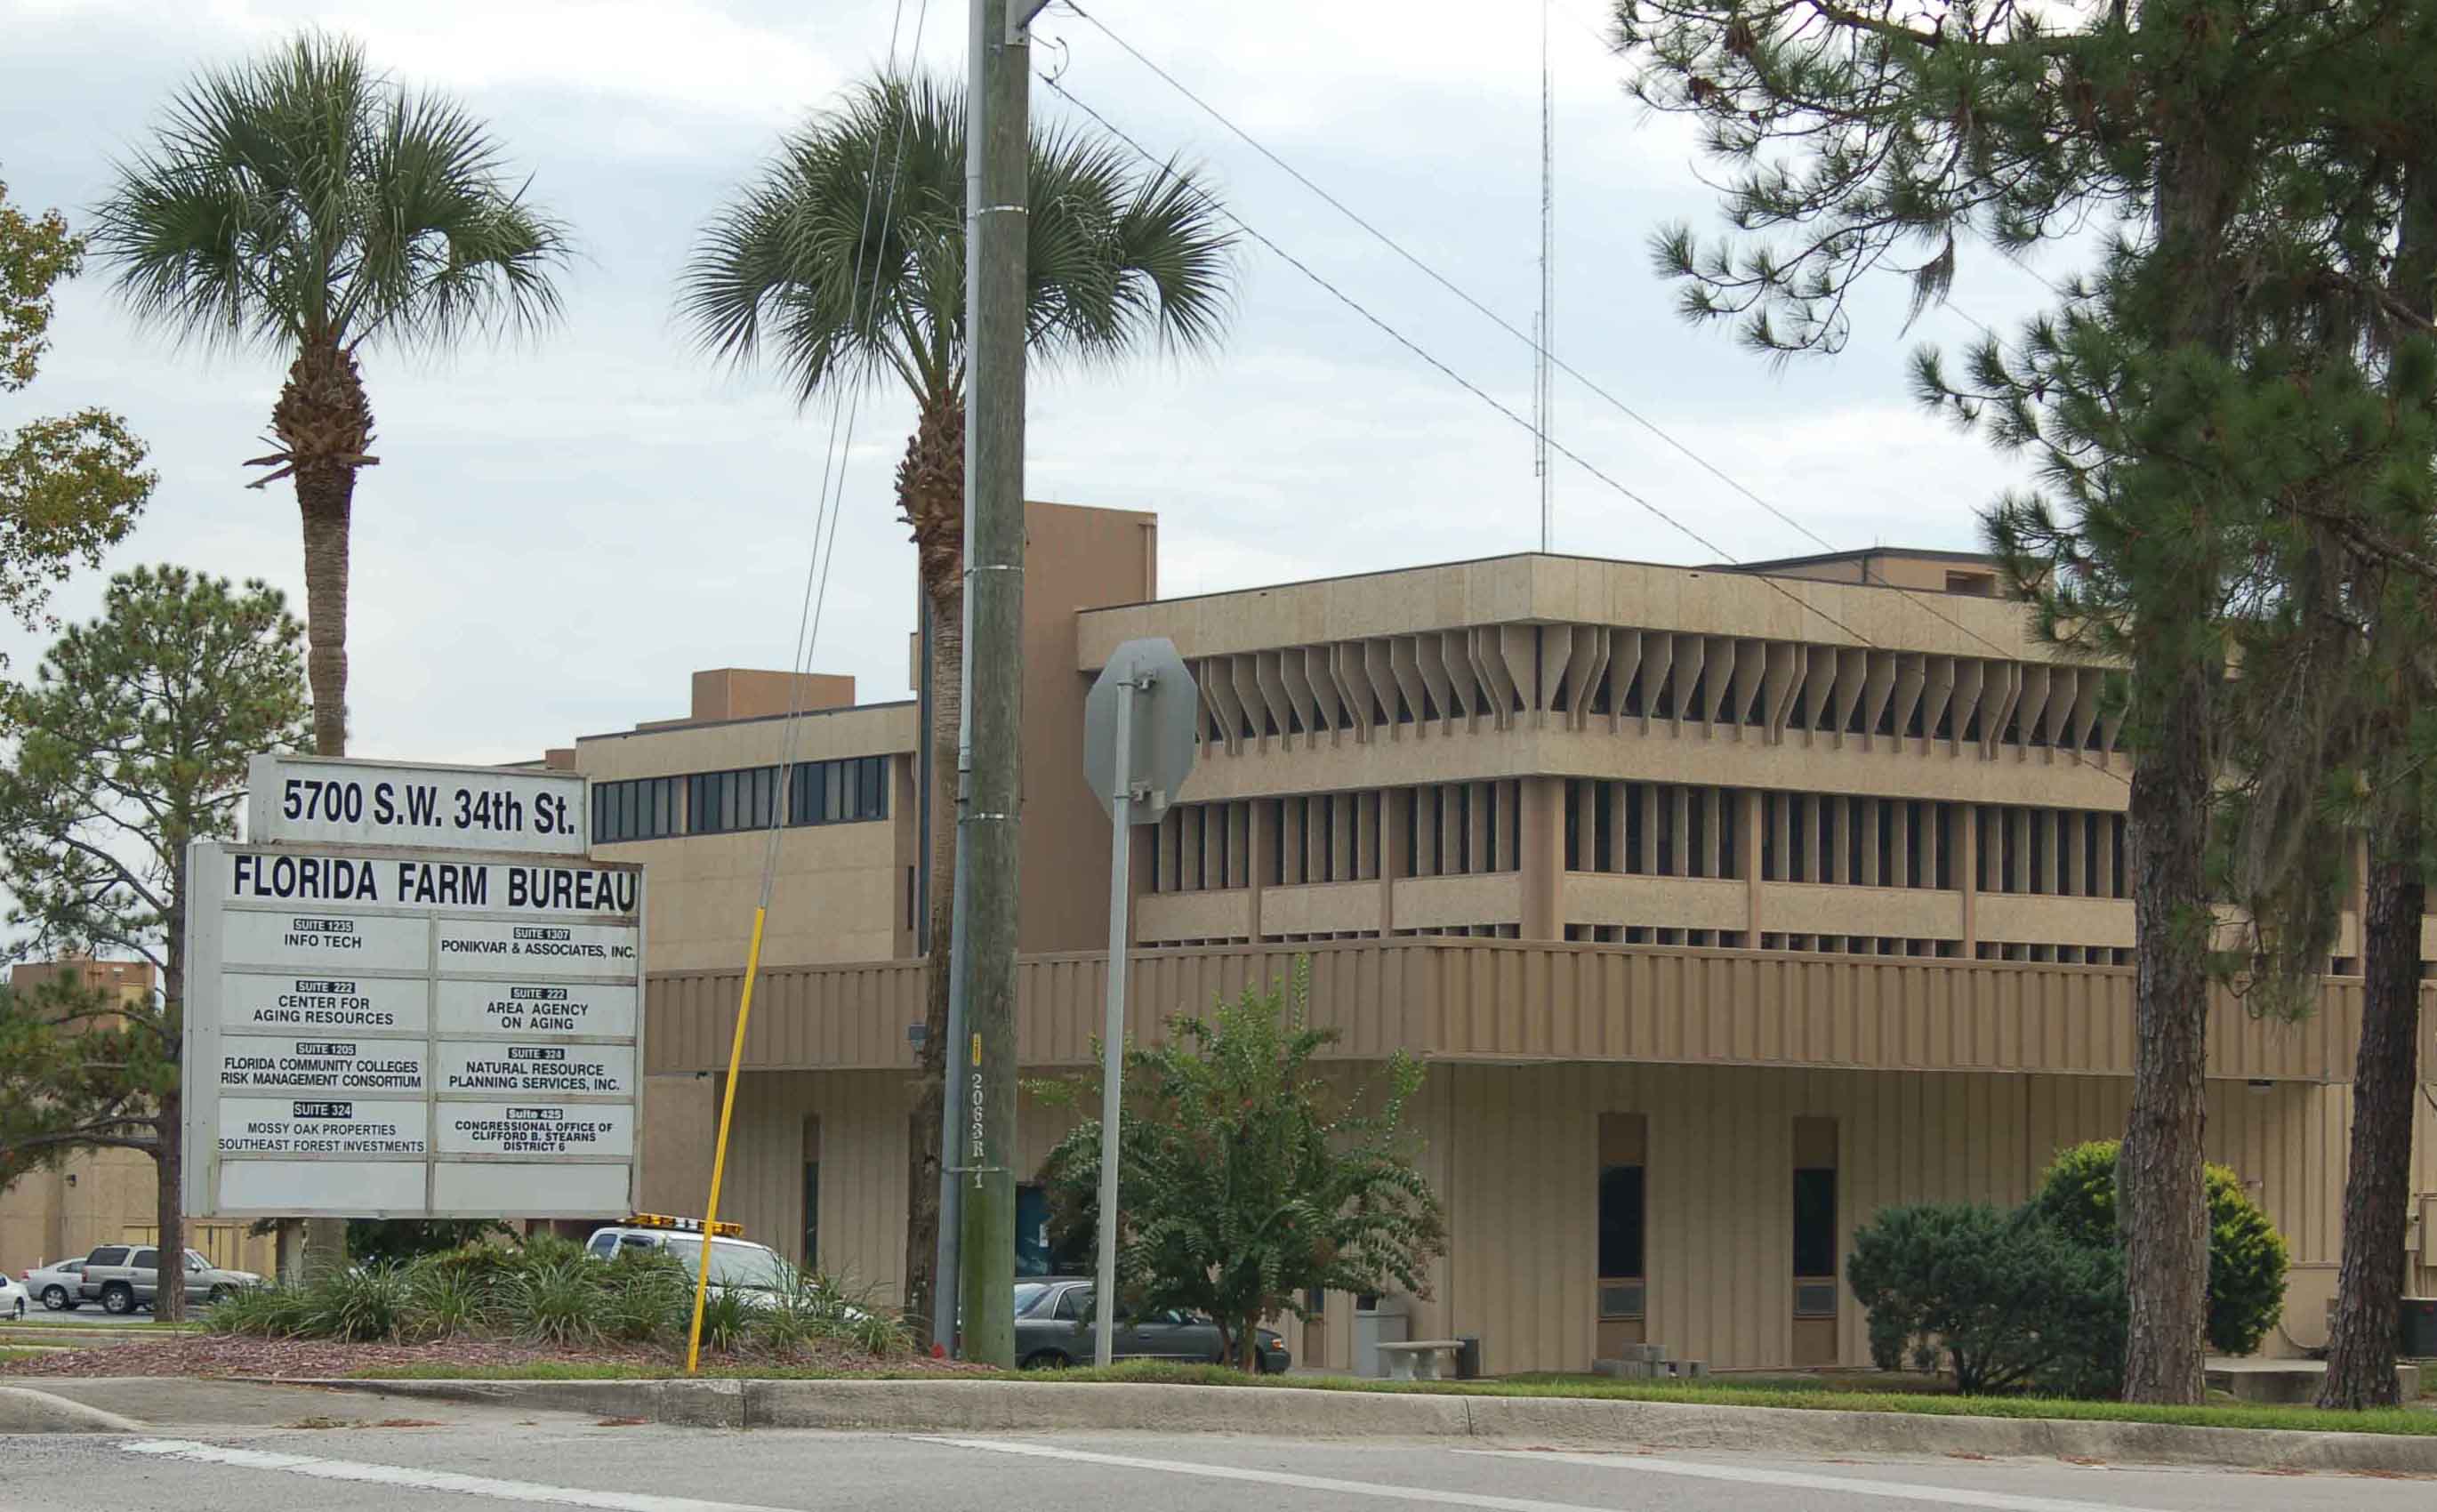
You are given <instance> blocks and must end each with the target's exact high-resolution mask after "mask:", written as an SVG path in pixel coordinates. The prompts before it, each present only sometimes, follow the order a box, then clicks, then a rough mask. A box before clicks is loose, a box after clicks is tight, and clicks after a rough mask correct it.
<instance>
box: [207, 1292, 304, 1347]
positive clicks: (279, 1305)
mask: <svg viewBox="0 0 2437 1512" xmlns="http://www.w3.org/2000/svg"><path fill="white" fill-rule="evenodd" d="M307 1312H308V1309H307V1303H306V1300H305V1293H304V1292H302V1291H300V1290H298V1289H296V1288H294V1287H285V1286H250V1287H247V1288H245V1289H244V1290H243V1291H240V1292H231V1293H230V1294H229V1295H227V1296H225V1297H223V1298H221V1299H220V1300H219V1301H218V1302H216V1303H214V1304H213V1305H212V1307H211V1308H210V1310H207V1311H206V1312H205V1313H204V1314H203V1327H205V1328H206V1329H208V1330H209V1331H211V1332H213V1333H227V1334H237V1335H238V1336H240V1337H243V1338H248V1339H292V1338H295V1337H296V1336H298V1335H299V1334H301V1333H302V1332H304V1330H305V1325H306V1322H307Z"/></svg>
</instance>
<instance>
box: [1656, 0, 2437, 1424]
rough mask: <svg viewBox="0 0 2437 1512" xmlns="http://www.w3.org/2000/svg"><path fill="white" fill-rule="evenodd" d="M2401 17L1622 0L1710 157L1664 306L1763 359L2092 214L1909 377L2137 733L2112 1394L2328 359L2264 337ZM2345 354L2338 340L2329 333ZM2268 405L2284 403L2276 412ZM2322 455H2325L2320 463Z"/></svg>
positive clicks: (2175, 1277) (2298, 274)
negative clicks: (1996, 484)
mask: <svg viewBox="0 0 2437 1512" xmlns="http://www.w3.org/2000/svg"><path fill="white" fill-rule="evenodd" d="M2409 13H2410V11H2409V7H2408V6H2406V5H2404V4H2403V3H2401V0H2364V3H2361V4H2336V5H2323V4H2303V3H2296V4H2291V5H2279V4H2274V3H2266V4H2261V3H2243V0H2151V3H2148V4H2143V5H2140V6H2137V7H2135V6H2131V5H2129V4H2124V3H2116V4H2111V5H2108V6H2093V5H2082V6H2065V7H2043V8H2040V9H2037V10H2036V11H2034V10H2030V9H2023V8H2018V7H2016V6H2013V5H2011V4H2006V3H1997V4H1974V3H1964V4H1935V3H1933V4H1931V5H1929V6H1926V7H1919V6H1913V5H1904V6H1898V5H1894V4H1888V3H1884V0H1868V3H1863V4H1857V5H1824V4H1821V5H1808V6H1802V7H1799V8H1795V7H1784V8H1773V9H1757V10H1756V9H1749V8H1747V7H1746V6H1744V5H1743V4H1741V3H1738V0H1621V3H1620V4H1619V7H1618V34H1619V41H1620V43H1621V44H1622V46H1623V47H1625V48H1626V49H1628V50H1629V51H1631V52H1632V53H1634V54H1635V55H1636V56H1637V58H1638V59H1639V62H1640V68H1639V75H1638V77H1637V79H1636V90H1637V93H1638V94H1639V96H1640V97H1641V98H1643V99H1644V100H1645V101H1647V102H1649V103H1650V104H1652V105H1654V106H1657V108H1659V109H1662V110H1669V111H1677V112H1683V113H1686V114H1692V115H1693V116H1695V117H1696V118H1698V119H1699V120H1700V121H1701V122H1702V124H1703V127H1704V130H1705V135H1706V141H1705V146H1706V148H1707V149H1708V151H1709V153H1710V154H1711V155H1712V156H1714V157H1717V158H1720V159H1722V160H1725V161H1727V162H1728V163H1730V164H1732V165H1734V166H1735V167H1736V169H1737V177H1735V178H1734V180H1733V181H1732V182H1731V183H1730V184H1729V185H1727V191H1726V197H1727V213H1728V217H1729V220H1731V222H1732V224H1733V225H1734V227H1735V228H1736V232H1737V236H1736V237H1732V238H1729V239H1728V240H1727V241H1726V242H1724V243H1721V244H1719V245H1716V246H1705V245H1703V244H1701V243H1699V242H1697V241H1696V240H1695V238H1694V237H1692V235H1691V234H1690V233H1689V232H1688V231H1684V230H1680V229H1679V230H1675V231H1672V232H1670V233H1669V234H1667V235H1666V236H1664V237H1662V238H1661V239H1660V242H1659V245H1658V249H1657V252H1658V261H1659V265H1660V267H1661V270H1662V271H1663V272H1665V273H1669V274H1671V275H1673V276H1675V277H1677V278H1679V279H1681V280H1683V281H1684V282H1685V284H1686V289H1687V291H1686V294H1685V296H1684V308H1685V311H1686V313H1687V315H1688V316H1690V317H1692V318H1694V319H1704V320H1706V319H1717V318H1729V319H1736V320H1738V321H1739V322H1740V324H1741V325H1742V331H1743V335H1744V340H1745V342H1746V343H1748V344H1750V345H1751V346H1753V347H1755V348H1757V349H1759V350H1762V351H1763V352H1766V353H1769V354H1771V355H1773V356H1780V357H1782V356H1784V355H1788V354H1793V353H1798V352H1832V351H1834V350H1836V349H1838V348H1839V347H1841V346H1842V344H1843V343H1844V341H1845V340H1846V337H1847V335H1848V334H1849V331H1850V313H1849V302H1850V298H1851V296H1852V294H1853V292H1854V291H1855V290H1856V289H1857V288H1858V286H1859V285H1860V284H1861V283H1862V282H1863V281H1864V280H1865V279H1866V278H1867V277H1869V276H1870V275H1872V274H1874V273H1885V272H1901V273H1904V274H1906V275H1908V277H1909V279H1910V282H1911V286H1912V291H1913V308H1914V311H1915V313H1916V314H1918V313H1919V312H1920V310H1921V309H1922V308H1925V307H1926V306H1927V305H1928V304H1929V303H1931V302H1933V301H1935V300H1937V299H1940V298H1942V297H1943V296H1944V295H1945V294H1946V292H1947V291H1948V290H1949V289H1950V288H1951V286H1952V285H1953V282H1954V280H1955V274H1956V271H1957V267H1958V248H1959V246H1960V245H1961V244H1962V242H1963V241H1965V240H1966V239H1967V238H1971V237H1980V238H1984V239H1985V240H1987V241H1989V242H1990V243H1992V244H1994V246H1995V247H1997V248H1998V249H1999V250H2001V251H2003V252H2006V253H2008V254H2018V253H2022V252H2025V251H2027V250H2029V249H2032V248H2034V247H2037V246H2039V245H2041V244H2043V243H2045V242H2052V241H2062V240H2066V239H2069V238H2073V237H2087V236H2088V234H2089V231H2090V228H2091V227H2092V226H2093V224H2094V223H2095V225H2097V226H2098V227H2100V228H2102V229H2103V230H2105V231H2106V232H2108V233H2110V242H2109V244H2108V246H2107V249H2106V251H2105V253H2104V255H2103V256H2102V257H2101V258H2100V259H2099V262H2098V265H2097V266H2096V267H2095V268H2094V269H2092V270H2091V271H2090V273H2089V274H2088V276H2086V277H2084V278H2081V279H2078V280H2076V281H2075V282H2073V283H2072V284H2071V285H2070V286H2069V287H2068V288H2066V289H2065V290H2063V291H2062V294H2061V300H2062V305H2061V308H2060V309H2059V310H2058V311H2056V312H2055V313H2053V314H2051V315H2048V316H2046V317H2043V318H2042V319H2040V320H2038V321H2035V322H2033V323H2032V324H2031V325H2029V326H2028V327H2027V328H2026V329H2025V331H2024V332H2023V334H2022V336H2021V338H2020V340H2019V342H2018V343H2014V344H2013V345H2011V346H2010V347H2009V346H2008V345H2007V344H2006V343H1999V342H1998V341H1996V340H1995V339H1993V338H1992V339H1991V340H1990V342H1988V343H1985V344H1983V345H1982V346H1981V347H1980V348H1979V349H1977V350H1976V351H1974V352H1972V353H1971V354H1970V356H1969V359H1968V360H1967V363H1966V365H1965V369H1964V373H1963V377H1962V379H1961V380H1960V381H1951V380H1950V378H1949V377H1948V375H1947V373H1946V371H1945V370H1944V368H1943V367H1942V365H1941V364H1940V362H1939V360H1938V359H1937V354H1936V353H1934V352H1933V353H1923V354H1922V355H1921V358H1920V362H1919V365H1918V371H1917V387H1918V389H1919V390H1920V396H1921V397H1922V398H1923V399H1924V400H1925V401H1926V402H1929V403H1931V404H1933V405H1936V406H1937V407H1939V408H1941V409H1944V410H1947V411H1949V412H1950V413H1954V414H1955V416H1956V417H1957V418H1959V419H1961V420H1963V421H1964V422H1966V423H1968V424H1973V425H1977V426H1979V427H1981V428H1982V429H1984V430H1985V431H1987V433H1988V434H1989V435H1990V437H1991V439H1993V440H1994V441H1996V442H1997V443H1998V444H2000V445H2001V446H2005V447H2008V448H2018V449H2022V450H2025V451H2026V452H2027V453H2028V454H2029V455H2030V456H2031V458H2032V459H2033V460H2034V461H2035V462H2036V464H2037V465H2038V468H2039V472H2040V475H2041V479H2042V483H2043V489H2042V490H2041V491H2040V492H2036V493H2032V494H2027V495H2023V496H2019V497H2014V498H2009V499H2007V500H2005V501H2001V502H2000V503H1999V504H1998V505H1997V506H1996V508H1995V509H1994V510H1993V511H1992V514H1991V518H1990V535H1991V537H1992V541H1993V543H1994V545H1995V546H1996V547H1997V549H1998V551H1999V553H2000V554H2001V555H2002V556H2004V557H2005V558H2006V560H2007V563H2008V565H2009V568H2010V569H2011V576H2012V577H2013V580H2014V582H2015V584H2016V586H2017V587H2018V588H2019V589H2022V590H2024V591H2025V593H2026V594H2028V595H2029V596H2030V597H2031V598H2032V599H2033V601H2034V603H2035V604H2036V606H2037V608H2038V613H2039V623H2040V624H2041V626H2042V627H2043V629H2044V630H2045V631H2047V632H2048V633H2049V634H2051V635H2053V636H2054V637H2056V638H2057V639H2059V640H2060V641H2066V642H2076V643H2078V644H2080V645H2083V646H2086V647H2089V648H2092V649H2095V650H2097V651H2101V652H2104V653H2107V654H2110V655H2112V656H2113V657H2115V658H2117V659H2120V660H2121V661H2122V663H2123V664H2124V665H2125V667H2126V669H2127V673H2128V676H2127V678H2126V684H2125V694H2126V697H2127V699H2128V705H2129V707H2128V724H2127V729H2128V730H2129V731H2130V733H2131V735H2132V737H2133V738H2134V740H2135V742H2136V743H2137V747H2138V749H2139V753H2140V757H2139V763H2138V765H2137V767H2136V769H2135V775H2134V777H2133V780H2132V791H2131V795H2130V804H2129V813H2128V818H2129V822H2130V832H2131V845H2132V858H2133V893H2134V912H2135V918H2136V921H2137V941H2138V945H2139V951H2138V962H2139V966H2138V984H2137V990H2136V995H2135V1003H2136V1007H2135V1062H2134V1094H2133V1107H2132V1111H2131V1116H2130V1120H2129V1122H2128V1126H2127V1129H2126V1139H2125V1150H2124V1156H2123V1165H2122V1180H2123V1187H2124V1215H2123V1218H2124V1234H2125V1239H2126V1252H2127V1270H2128V1283H2129V1291H2130V1303H2131V1316H2130V1329H2131V1331H2130V1348H2129V1352H2128V1359H2127V1369H2126V1380H2125V1395H2126V1396H2127V1397H2128V1398H2130V1399H2133V1400H2138V1401H2161V1402H2174V1401H2185V1402H2188V1401H2197V1400H2199V1399H2200V1394H2201V1360H2202V1351H2201V1339H2200V1320H2201V1316H2202V1310H2203V1309H2202V1298H2203V1295H2204V1285H2205V1267H2206V1255H2207V1235H2206V1225H2205V1216H2204V1210H2203V1205H2202V1200H2201V1165H2202V1162H2201V1133H2202V1125H2203V1119H2204V1116H2205V1115H2204V1105H2203V1099H2202V1086H2203V1082H2202V1069H2203V1055H2204V1050H2205V1044H2204V1037H2205V1030H2206V1023H2207V1011H2208V1000H2209V981H2210V967H2211V963H2212V957H2211V947H2212V938H2211V932H2212V921H2213V909H2212V906H2211V905H2212V902H2213V898H2212V888H2211V887H2210V885H2209V874H2208V870H2207V861H2208V857H2209V853H2210V851H2209V848H2210V841H2211V832H2212V820H2213V818H2215V816H2216V808H2217V804H2216V799H2215V793H2214V783H2215V781H2216V778H2217V776H2218V771H2219V769H2220V762H2219V757H2220V751H2219V748H2218V747H2219V740H2220V720H2221V716H2222V712H2223V711H2222V710H2221V708H2220V704H2221V702H2222V699H2223V689H2224V684H2225V678H2226V671H2227V646H2228V641H2227V629H2226V626H2227V624H2228V623H2229V621H2230V620H2231V619H2234V618H2237V617H2244V616H2253V615H2256V614H2258V613H2260V612H2262V611H2263V610H2264V609H2266V608H2267V607H2270V606H2272V605H2273V604H2275V603H2276V602H2278V600H2279V597H2280V591H2279V589H2280V585H2279V583H2278V582H2277V579H2276V577H2275V571H2276V569H2277V568H2278V567H2279V566H2280V565H2282V564H2283V563H2284V562H2285V561H2286V560H2287V554H2284V553H2281V552H2279V551H2276V550H2273V549H2270V550H2268V551H2265V552H2263V551H2262V550H2261V549H2260V548H2261V543H2262V542H2263V541H2264V540H2266V541H2272V540H2273V539H2274V538H2275V536H2276V533H2277V532H2279V531H2289V526H2290V523H2291V519H2290V515H2289V513H2288V509H2289V505H2290V504H2291V502H2292V501H2294V500H2295V499H2297V498H2317V497H2323V496H2324V495H2325V494H2326V493H2327V492H2328V491H2329V490H2330V488H2331V487H2332V486H2333V485H2331V484H2330V483H2328V481H2327V480H2326V478H2325V477H2324V469H2325V467H2326V466H2327V465H2328V464H2329V460H2330V458H2329V453H2328V451H2327V446H2328V444H2329V433H2328V431H2327V430H2326V429H2325V427H2326V426H2328V425H2331V424H2333V423H2334V422H2333V420H2332V419H2331V418H2330V417H2329V416H2328V415H2327V414H2326V413H2323V410H2322V407H2321V405H2320V402H2319V396H2321V395H2322V394H2323V392H2324V391H2323V390H2322V389H2321V388H2320V387H2318V386H2317V384H2316V383H2315V381H2314V380H2315V379H2316V378H2318V377H2319V376H2320V370H2321V369H2322V368H2323V367H2325V366H2327V365H2329V364H2330V363H2331V362H2333V363H2334V365H2335V366H2336V367H2337V368H2338V369H2339V370H2340V369H2341V361H2340V360H2335V359H2332V358H2331V357H2330V355H2329V352H2328V348H2327V347H2326V346H2325V344H2324V343H2313V342H2311V341H2309V340H2307V339H2306V338H2305V337H2302V336H2299V335H2297V333H2299V332H2301V331H2302V330H2303V328H2304V327H2305V326H2306V324H2307V321H2308V319H2309V318H2311V317H2313V316H2314V315H2315V314H2317V313H2319V312H2323V309H2324V308H2325V307H2326V306H2327V305H2328V304H2329V303H2330V300H2329V297H2328V290H2331V289H2338V290H2347V289H2348V290H2351V291H2353V292H2355V293H2358V289H2357V287H2356V286H2354V285H2351V284H2347V283H2346V281H2345V279H2346V274H2347V272H2348V271H2349V270H2350V269H2351V268H2352V267H2353V266H2354V265H2355V264H2354V263H2353V261H2351V260H2350V259H2349V255H2350V254H2352V253H2355V252H2357V251H2358V243H2357V241H2356V240H2355V239H2353V237H2354V234H2355V233H2356V232H2358V230H2359V229H2360V221H2361V219H2362V218H2361V216H2360V215H2358V213H2356V211H2357V207H2355V206H2352V205H2348V204H2346V203H2343V202H2341V200H2340V199H2339V197H2338V195H2337V190H2338V188H2339V187H2341V185H2342V184H2343V183H2344V177H2343V175H2341V174H2337V175H2335V176H2334V177H2332V178H2330V177H2328V176H2326V175H2325V173H2324V172H2323V170H2324V169H2325V168H2326V167H2328V165H2327V164H2326V163H2325V162H2323V161H2319V160H2316V159H2314V153H2321V152H2323V145H2324V141H2325V131H2326V128H2327V127H2328V125H2329V123H2330V122H2331V121H2333V120H2335V119H2337V118H2338V117H2340V116H2341V114H2343V112H2344V111H2345V110H2346V109H2347V108H2348V102H2349V101H2350V100H2351V99H2352V98H2353V93H2352V92H2354V91H2357V90H2358V86H2359V84H2360V81H2361V80H2362V79H2364V78H2369V77H2378V76H2380V75H2381V74H2382V71H2384V70H2386V69H2388V68H2390V67H2391V66H2392V63H2393V59H2392V56H2391V54H2387V55H2383V56H2382V55H2381V52H2380V49H2381V48H2391V47H2392V45H2393V42H2392V37H2391V32H2392V30H2393V26H2396V25H2399V24H2400V22H2401V21H2402V19H2403V18H2405V17H2406V16H2408V15H2409ZM2345 360H2348V358H2347V359H2345ZM2279 428H2289V429H2279ZM2335 466H2337V468H2338V470H2339V471H2347V470H2348V469H2349V468H2350V467H2351V466H2352V462H2351V459H2349V458H2345V457H2338V458H2336V459H2335Z"/></svg>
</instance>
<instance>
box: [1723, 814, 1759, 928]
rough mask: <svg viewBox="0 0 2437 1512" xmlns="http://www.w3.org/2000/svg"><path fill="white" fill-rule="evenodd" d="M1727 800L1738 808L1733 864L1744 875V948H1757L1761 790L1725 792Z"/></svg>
mask: <svg viewBox="0 0 2437 1512" xmlns="http://www.w3.org/2000/svg"><path fill="white" fill-rule="evenodd" d="M1728 800H1729V801H1731V802H1733V803H1734V804H1735V805H1736V809H1737V818H1736V820H1735V864H1736V866H1738V867H1740V868H1741V869H1742V870H1743V876H1744V900H1745V902H1744V949H1745V950H1758V949H1759V948H1760V889H1761V883H1762V877H1761V874H1760V841H1761V833H1760V830H1761V824H1762V818H1761V815H1762V804H1761V797H1760V789H1759V788H1757V787H1746V788H1744V790H1743V791H1742V792H1740V793H1734V794H1730V795H1728Z"/></svg>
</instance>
